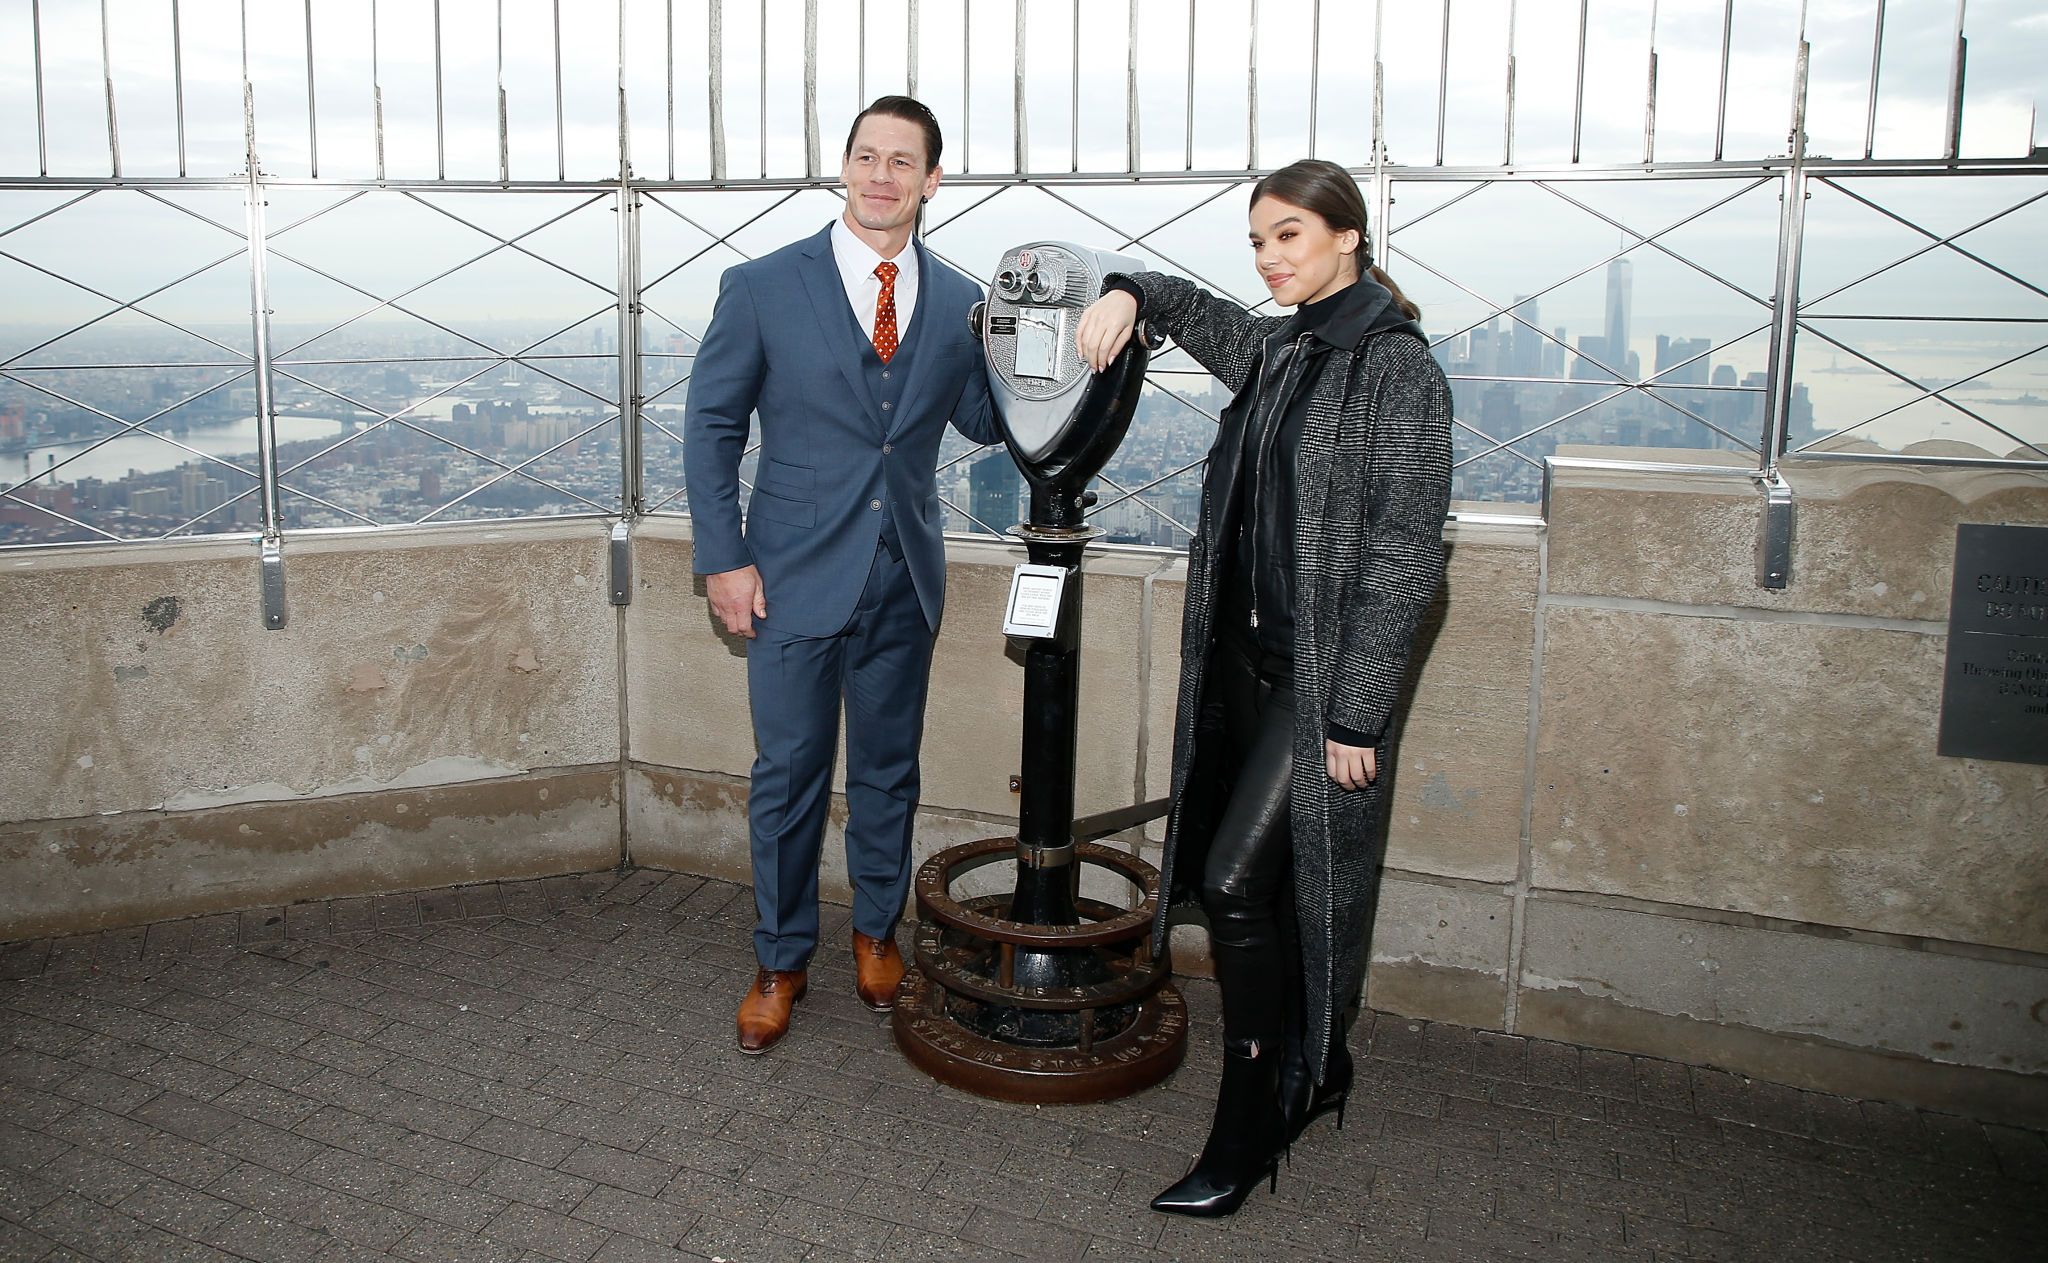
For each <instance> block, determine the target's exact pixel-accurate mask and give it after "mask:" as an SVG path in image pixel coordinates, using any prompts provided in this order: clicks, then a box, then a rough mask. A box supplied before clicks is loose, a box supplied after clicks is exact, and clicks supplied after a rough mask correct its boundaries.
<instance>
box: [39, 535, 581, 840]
mask: <svg viewBox="0 0 2048 1263" xmlns="http://www.w3.org/2000/svg"><path fill="white" fill-rule="evenodd" d="M603 567H604V549H603V534H602V532H601V531H599V530H598V529H597V528H595V527H593V526H591V525H588V524H574V525H570V524H563V525H550V526H546V527H541V528H534V527H521V528H518V529H516V530H502V531H501V530H496V529H491V528H485V527H460V528H448V529H444V530H439V531H434V532H431V533H429V532H421V531H397V532H394V533H392V534H390V535H378V536H346V537H324V538H315V539H308V540H293V541H291V542H290V543H288V544H287V546H286V550H285V573H286V586H287V602H288V609H289V616H290V617H289V623H288V624H287V626H286V627H284V628H283V629H282V630H278V631H267V630H265V629H264V626H263V622H262V611H261V607H260V605H259V576H258V562H257V555H256V552H255V550H254V548H253V547H251V546H250V545H248V544H246V543H227V542H218V543H215V542H209V543H206V544H197V545H189V546H177V547H167V548H165V549H164V550H163V551H161V552H147V553H146V552H141V551H137V550H133V549H114V548H108V549H81V550H76V551H69V550H67V551H60V552H50V553H38V554H32V555H26V556H23V557H20V558H17V559H16V561H15V562H14V564H12V565H10V566H9V567H8V568H7V569H6V570H5V571H4V572H0V608H5V609H6V610H8V611H9V614H10V617H8V618H7V619H6V620H5V621H4V623H0V660H4V661H7V662H9V663H10V664H13V667H14V669H13V670H12V671H11V672H10V681H9V682H10V686H11V689H12V693H11V696H10V701H11V703H12V706H11V708H10V713H11V715H12V717H13V718H12V720H11V722H10V723H8V724H7V725H5V727H4V728H0V819H6V820H14V821H22V820H50V819H65V818H71V817H78V816H86V815H94V814H100V813H108V812H125V811H152V810H165V809H168V810H180V809H197V808H204V807H213V806H222V805H228V804H233V803H237V802H253V801H264V800H287V799H292V798H296V797H299V796H302V795H318V794H336V793H351V792H361V791H367V790H375V789H381V788H387V787H406V786H416V785H431V784H449V783H455V782H461V781H469V780H481V779H488V778H493V777H499V776H504V775H507V774H511V773H517V772H522V771H525V770H527V769H530V768H536V767H559V766H572V765H578V764H587V763H601V762H609V761H611V760H615V759H616V758H617V757H618V700H617V698H618V670H617V661H618V654H617V637H616V631H615V628H616V625H617V623H616V618H615V616H614V614H613V612H612V609H611V607H610V606H609V605H608V604H607V603H606V600H605V572H604V568H603Z"/></svg>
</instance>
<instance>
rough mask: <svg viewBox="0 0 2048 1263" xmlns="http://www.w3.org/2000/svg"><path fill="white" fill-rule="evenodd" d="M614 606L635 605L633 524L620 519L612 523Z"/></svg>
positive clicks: (627, 520)
mask: <svg viewBox="0 0 2048 1263" xmlns="http://www.w3.org/2000/svg"><path fill="white" fill-rule="evenodd" d="M611 582H612V604H613V605H631V604H632V603H633V523H632V521H631V520H630V519H627V518H620V519H619V520H618V521H616V522H614V523H612V580H611Z"/></svg>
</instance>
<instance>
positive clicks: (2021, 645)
mask: <svg viewBox="0 0 2048 1263" xmlns="http://www.w3.org/2000/svg"><path fill="white" fill-rule="evenodd" d="M1936 750H1937V752H1938V753H1941V754H1944V755H1948V756H1950V757H1953V758H1968V759H1996V760H1998V761H2000V762H2005V763H2048V526H1986V525H1978V524H1974V523H1965V524H1963V525H1961V526H1958V527H1956V577H1955V587H1954V590H1953V591H1952V592H1951V594H1950V597H1949V607H1948V668H1947V672H1946V678H1945V680H1944V682H1943V686H1942V691H1941V737H1940V742H1939V744H1938V745H1937V746H1936Z"/></svg>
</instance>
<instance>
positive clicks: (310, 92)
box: [306, 0, 320, 180]
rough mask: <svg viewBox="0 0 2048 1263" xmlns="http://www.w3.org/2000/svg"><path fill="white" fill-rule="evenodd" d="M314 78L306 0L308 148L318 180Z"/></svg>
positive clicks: (309, 8)
mask: <svg viewBox="0 0 2048 1263" xmlns="http://www.w3.org/2000/svg"><path fill="white" fill-rule="evenodd" d="M313 79H314V75H313V0H306V149H307V154H308V157H309V161H310V164H311V167H312V176H313V178H314V179H316V180H317V179H319V178H320V108H319V101H318V98H319V94H318V93H317V92H316V91H315V90H314V86H313Z"/></svg>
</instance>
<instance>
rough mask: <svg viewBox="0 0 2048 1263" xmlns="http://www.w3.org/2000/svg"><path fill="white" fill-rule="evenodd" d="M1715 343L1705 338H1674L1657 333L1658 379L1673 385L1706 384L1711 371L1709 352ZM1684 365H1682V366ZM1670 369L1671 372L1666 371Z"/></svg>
mask: <svg viewBox="0 0 2048 1263" xmlns="http://www.w3.org/2000/svg"><path fill="white" fill-rule="evenodd" d="M1712 347H1713V343H1711V342H1709V341H1707V340H1706V339H1705V338H1674V337H1671V336H1670V335H1668V334H1663V333H1660V334H1658V335H1657V380H1658V381H1660V382H1664V383H1667V384H1671V385H1676V384H1679V383H1682V382H1694V383H1700V384H1704V383H1705V382H1706V380H1707V373H1708V371H1709V369H1708V364H1707V352H1708V351H1709V350H1710V349H1711V348H1712ZM1681 365H1682V367H1680V366H1681ZM1666 369H1670V370H1671V371H1670V372H1666V371H1665V370H1666Z"/></svg>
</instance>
